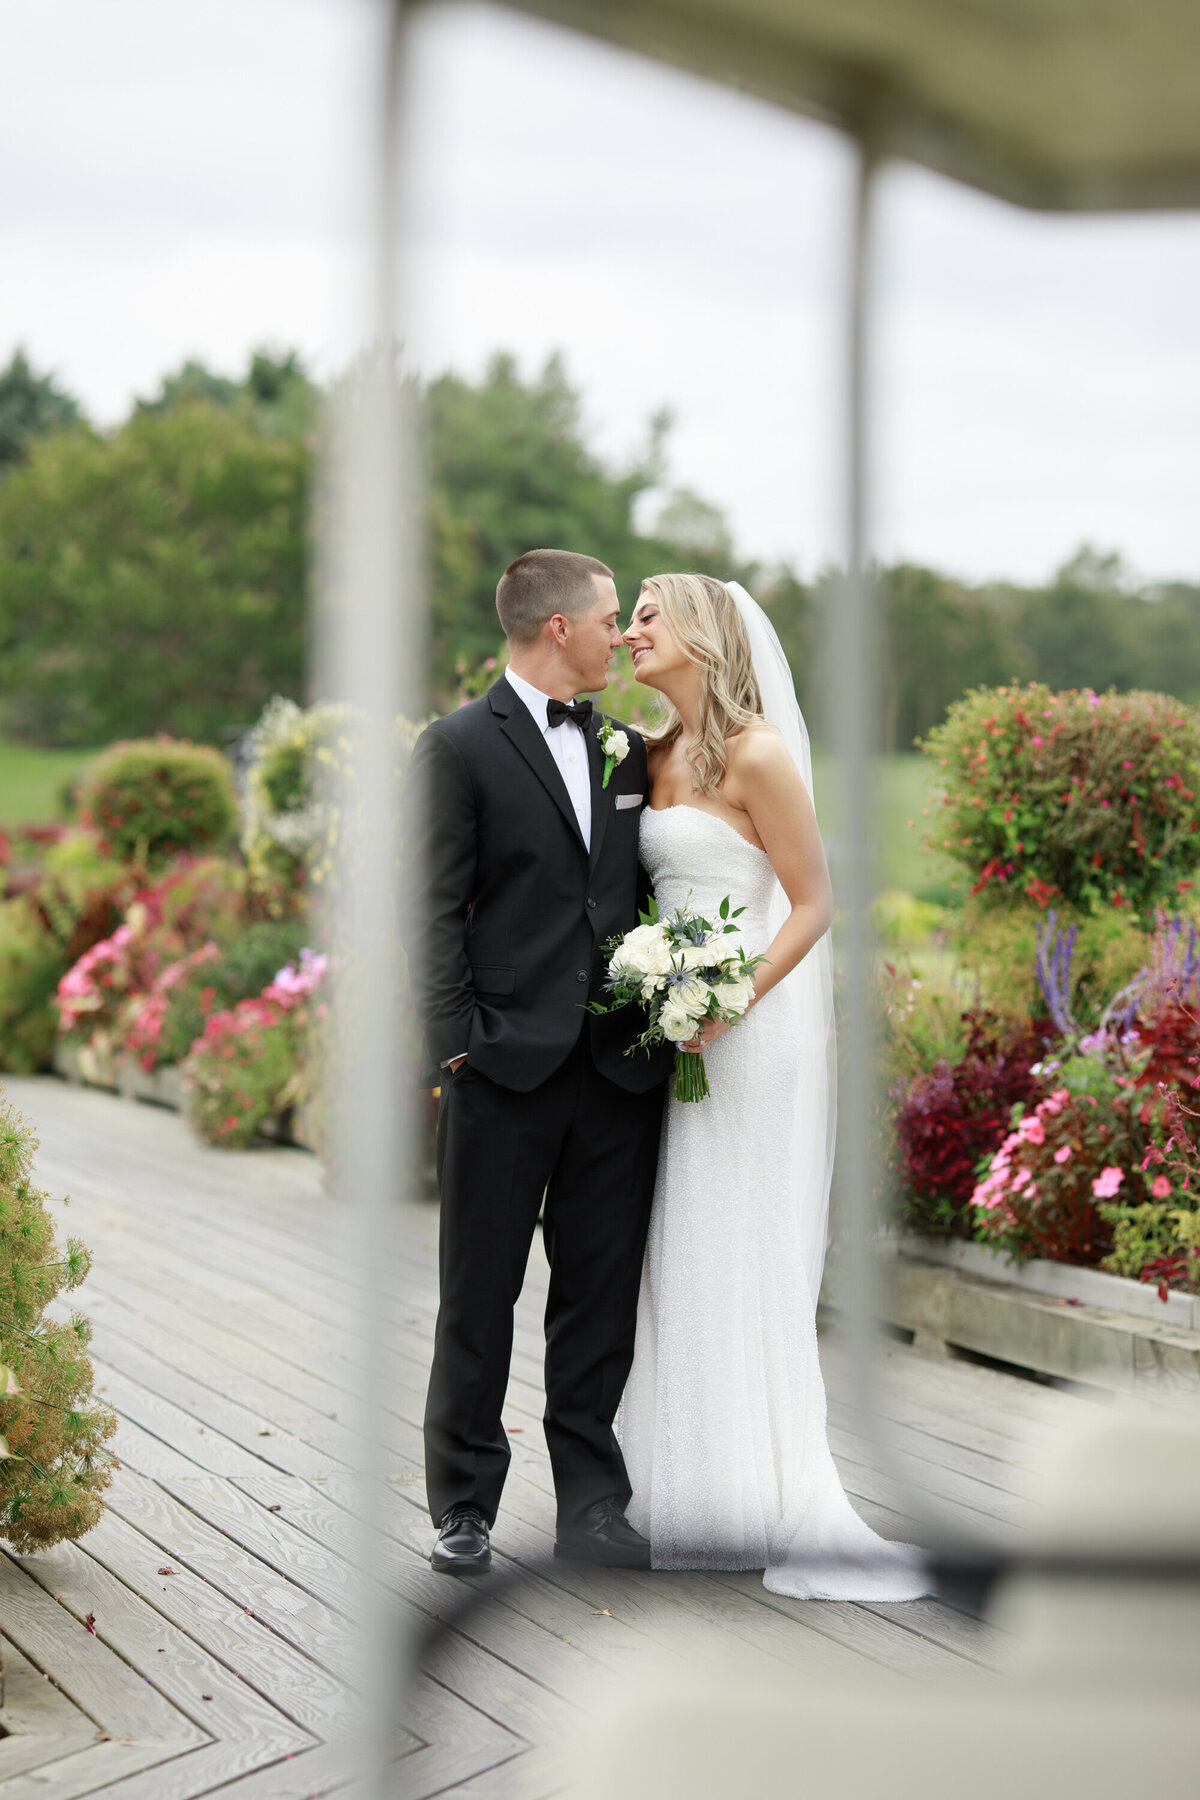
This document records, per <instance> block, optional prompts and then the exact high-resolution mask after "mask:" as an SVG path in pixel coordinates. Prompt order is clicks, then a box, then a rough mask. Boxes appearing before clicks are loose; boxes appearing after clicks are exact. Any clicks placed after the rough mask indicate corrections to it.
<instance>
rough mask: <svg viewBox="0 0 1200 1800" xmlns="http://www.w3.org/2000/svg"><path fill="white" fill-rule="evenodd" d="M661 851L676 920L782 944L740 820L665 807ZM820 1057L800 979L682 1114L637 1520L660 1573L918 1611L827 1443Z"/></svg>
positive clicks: (729, 1051)
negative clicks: (817, 1297)
mask: <svg viewBox="0 0 1200 1800" xmlns="http://www.w3.org/2000/svg"><path fill="white" fill-rule="evenodd" d="M641 857H642V862H643V864H644V866H645V868H646V870H647V872H648V873H649V875H650V877H651V879H652V881H653V883H654V891H655V897H656V899H657V902H658V906H659V910H660V912H662V913H668V912H672V911H674V910H675V908H676V907H678V906H681V905H684V904H687V905H689V906H690V907H691V909H692V910H693V911H694V912H697V913H699V914H701V915H702V916H703V917H706V918H710V919H715V918H716V916H717V909H718V907H719V906H720V903H721V901H722V900H723V899H724V898H725V897H726V895H729V896H731V897H732V900H733V903H734V905H735V906H744V907H745V908H746V911H745V912H744V914H743V915H742V917H741V919H740V920H739V921H738V923H739V926H740V930H741V935H742V941H743V942H744V943H745V945H746V948H747V950H748V951H751V952H754V951H761V950H765V949H766V947H767V945H768V943H769V942H770V940H771V937H772V936H773V933H772V932H771V930H770V928H769V923H768V914H769V911H770V906H771V900H772V896H773V894H774V893H775V892H776V891H777V888H776V882H775V876H774V871H773V869H772V867H771V863H770V860H769V858H768V857H767V855H766V853H765V852H764V851H762V850H759V849H756V848H755V846H754V845H752V844H750V843H748V842H747V840H746V839H745V838H743V837H742V836H741V834H740V833H739V832H738V831H737V830H736V829H735V828H734V827H733V826H732V825H730V824H728V823H727V822H726V821H725V820H723V819H720V818H718V817H716V815H714V814H712V813H707V812H704V811H702V810H700V809H699V808H697V807H694V806H688V805H685V806H673V807H669V808H667V809H665V810H663V811H657V812H656V811H654V810H652V809H649V808H647V809H646V810H645V811H644V813H643V816H642V825H641ZM814 1050H815V1053H816V1054H817V1055H819V1056H823V1055H824V1051H825V1046H824V1045H820V1046H811V1045H809V1046H806V1045H805V1044H803V1043H802V1042H801V1041H800V1024H799V1018H798V1015H797V1011H796V1008H795V1007H794V1006H793V1005H792V1004H790V997H789V994H788V992H787V982H786V981H785V982H782V983H780V984H779V986H778V987H776V988H774V989H773V990H772V991H771V992H770V993H769V994H767V995H765V996H764V998H763V999H762V1001H761V1002H759V1004H758V1005H756V1006H755V1007H754V1008H753V1009H752V1010H751V1011H750V1013H748V1014H747V1016H746V1018H745V1019H743V1020H741V1021H740V1022H739V1023H738V1024H737V1025H735V1026H734V1027H733V1028H732V1030H730V1031H729V1032H727V1033H725V1034H724V1035H723V1036H722V1037H720V1038H718V1040H717V1041H716V1043H715V1044H714V1045H713V1046H712V1048H711V1049H710V1050H708V1051H706V1052H705V1064H706V1067H707V1070H708V1079H709V1083H710V1086H711V1089H712V1091H711V1094H710V1095H709V1096H708V1098H707V1099H705V1100H702V1101H699V1102H693V1103H690V1104H686V1105H685V1104H683V1103H681V1102H680V1101H678V1100H676V1099H675V1098H674V1096H673V1095H672V1096H671V1098H670V1099H669V1100H668V1102H667V1107H666V1114H665V1118H664V1123H663V1137H662V1151H661V1156H660V1160H659V1165H658V1181H657V1185H656V1188H655V1192H654V1205H653V1211H652V1214H651V1219H650V1235H649V1240H648V1243H647V1248H646V1261H645V1267H644V1270H643V1274H642V1287H641V1295H640V1299H639V1302H638V1320H637V1340H636V1348H635V1351H634V1361H633V1370H632V1373H631V1374H630V1377H629V1381H628V1384H627V1386H626V1389H625V1394H624V1397H623V1399H622V1402H621V1409H620V1413H619V1415H618V1419H617V1435H618V1438H619V1440H620V1444H621V1449H622V1451H623V1453H624V1456H625V1462H626V1466H627V1468H628V1471H629V1479H630V1482H631V1484H632V1487H633V1498H632V1500H631V1502H630V1505H629V1509H628V1517H629V1520H630V1523H631V1524H632V1525H634V1526H635V1527H636V1528H637V1530H639V1531H640V1532H642V1533H643V1534H644V1535H645V1536H646V1537H647V1538H649V1540H650V1546H651V1562H652V1565H653V1567H654V1568H657V1569H699V1568H707V1569H765V1571H766V1574H765V1577H764V1579H765V1584H766V1586H767V1587H768V1588H770V1589H771V1590H772V1591H773V1592H775V1593H780V1594H789V1595H795V1596H797V1597H799V1598H802V1599H837V1600H908V1599H913V1598H915V1597H916V1596H918V1595H920V1594H922V1593H926V1592H928V1582H927V1579H924V1578H923V1576H922V1572H921V1568H920V1562H919V1558H918V1556H917V1553H916V1552H915V1551H914V1550H913V1549H912V1548H911V1546H908V1545H903V1544H890V1543H887V1542H885V1540H884V1539H882V1538H880V1537H877V1536H876V1534H875V1533H874V1532H873V1531H871V1530H870V1529H869V1527H868V1526H867V1525H865V1524H864V1523H863V1521H862V1520H861V1519H860V1518H859V1517H858V1515H857V1513H855V1512H854V1510H853V1508H852V1507H851V1505H850V1502H849V1500H848V1499H847V1498H846V1495H845V1493H844V1491H843V1489H842V1484H841V1481H840V1479H839V1477H838V1473H837V1470H836V1468H835V1467H834V1463H833V1458H832V1456H831V1455H830V1451H829V1445H828V1442H827V1440H826V1431H825V1389H824V1384H823V1381H822V1378H821V1368H820V1364H819V1362H818V1360H817V1336H816V1325H815V1317H814V1315H815V1307H814V1296H813V1295H812V1294H811V1293H810V1291H809V1284H808V1279H807V1276H806V1273H805V1271H806V1267H811V1266H814V1261H815V1266H816V1267H818V1268H819V1266H820V1261H821V1255H822V1254H823V1237H824V1198H825V1196H824V1192H823V1191H821V1192H812V1193H809V1194H808V1195H807V1197H806V1189H805V1183H804V1179H803V1177H804V1172H805V1171H804V1169H803V1168H801V1169H800V1170H799V1172H798V1169H797V1161H798V1158H803V1157H808V1158H809V1159H810V1161H811V1162H813V1163H815V1161H816V1158H817V1155H818V1153H819V1152H820V1151H821V1150H823V1147H824V1132H823V1125H822V1121H821V1120H819V1119H816V1118H815V1117H814V1118H812V1119H807V1120H806V1119H805V1117H804V1113H803V1093H802V1094H801V1106H800V1107H799V1108H798V1107H797V1104H796V1099H797V1084H798V1083H799V1084H801V1088H802V1089H803V1088H804V1086H805V1085H806V1073H805V1071H806V1067H807V1068H808V1069H811V1067H812V1056H813V1053H814ZM806 1054H807V1056H808V1058H809V1061H808V1063H807V1064H806V1062H805V1057H806ZM807 1085H812V1086H815V1085H816V1084H815V1083H812V1082H808V1083H807ZM824 1104H825V1101H824V1098H823V1097H822V1099H821V1101H820V1105H821V1106H822V1107H824ZM798 1173H799V1177H800V1178H799V1180H798ZM825 1179H826V1178H825V1171H824V1170H823V1169H822V1170H821V1171H819V1172H818V1174H817V1176H816V1178H815V1180H814V1182H813V1183H812V1184H811V1186H812V1187H813V1188H814V1189H818V1190H822V1189H823V1188H824V1186H825ZM806 1200H807V1203H806ZM813 1216H816V1217H817V1219H818V1222H819V1229H820V1232H821V1237H822V1244H821V1246H820V1248H819V1250H818V1253H817V1255H816V1257H815V1259H814V1257H813V1247H812V1244H811V1242H810V1241H809V1239H808V1237H806V1227H807V1230H808V1232H809V1235H811V1231H812V1218H813Z"/></svg>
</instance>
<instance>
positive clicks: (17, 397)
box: [0, 349, 80, 475]
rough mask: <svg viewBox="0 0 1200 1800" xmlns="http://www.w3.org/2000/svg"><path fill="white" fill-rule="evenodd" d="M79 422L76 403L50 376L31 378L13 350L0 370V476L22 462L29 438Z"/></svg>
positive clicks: (22, 356)
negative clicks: (6, 364) (5, 365)
mask: <svg viewBox="0 0 1200 1800" xmlns="http://www.w3.org/2000/svg"><path fill="white" fill-rule="evenodd" d="M79 419H80V411H79V403H78V401H77V400H75V399H73V398H72V396H71V395H70V394H68V393H67V392H66V390H65V389H63V388H60V387H59V385H58V383H57V382H56V381H55V379H54V377H53V376H52V375H35V374H34V372H33V369H32V367H31V366H30V362H29V358H28V357H27V356H26V354H25V352H24V351H23V350H21V349H17V350H14V351H13V353H12V357H11V358H10V360H9V364H8V367H7V368H6V369H0V475H2V474H3V473H4V472H5V471H6V470H8V469H11V468H13V467H15V465H16V464H17V463H19V462H21V461H22V460H23V459H24V457H25V454H26V451H27V449H28V446H29V441H30V439H31V438H35V437H40V436H42V435H43V434H44V433H45V432H48V431H61V430H63V429H64V428H65V427H68V426H71V425H76V424H78V422H79Z"/></svg>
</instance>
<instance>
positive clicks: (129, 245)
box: [0, 0, 1200, 580]
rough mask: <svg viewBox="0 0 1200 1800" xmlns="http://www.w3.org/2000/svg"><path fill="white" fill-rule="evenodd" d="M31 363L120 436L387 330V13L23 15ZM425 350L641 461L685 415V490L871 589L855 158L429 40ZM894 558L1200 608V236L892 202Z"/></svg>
mask: <svg viewBox="0 0 1200 1800" xmlns="http://www.w3.org/2000/svg"><path fill="white" fill-rule="evenodd" d="M0 21H2V30H3V42H2V43H0V68H2V69H3V104H2V105H0V171H2V172H3V173H2V174H0V358H5V357H7V354H8V353H9V351H10V349H11V348H12V347H13V346H14V345H15V344H16V343H18V342H19V343H23V344H24V345H25V346H26V347H27V348H28V350H29V351H30V353H31V355H32V356H33V358H34V360H35V361H36V363H37V364H38V365H39V366H49V367H52V368H53V369H55V370H56V371H57V372H58V373H59V375H60V376H61V378H62V379H63V380H64V381H65V382H66V383H67V384H68V385H69V386H70V387H71V388H72V389H74V390H75V391H76V392H77V393H79V394H80V395H81V396H82V398H83V399H84V401H85V403H86V405H87V406H88V408H89V410H91V411H92V413H93V414H94V415H95V416H96V417H97V418H98V419H100V420H102V421H106V422H107V421H113V420H116V419H118V418H119V417H120V416H121V415H122V414H123V412H124V411H125V409H126V408H127V407H128V405H129V402H130V399H131V397H132V396H133V395H135V394H139V393H147V392H150V391H151V390H153V389H154V388H155V387H156V386H157V382H158V379H159V377H160V376H161V374H162V373H163V371H164V370H166V369H167V368H169V367H172V366H174V365H177V364H178V363H179V362H180V361H181V360H182V359H183V358H184V357H185V356H189V355H191V356H200V357H203V358H205V359H206V360H208V361H210V362H212V363H214V364H216V365H217V366H219V367H222V368H227V369H237V368H240V367H241V366H242V365H243V364H244V362H245V358H246V354H247V351H248V349H249V348H250V346H251V345H254V344H257V343H260V342H263V341H265V340H269V341H272V342H275V343H277V344H287V345H292V344H295V345H298V346H299V347H300V348H301V349H302V351H303V352H304V353H305V355H306V356H307V358H308V359H309V361H310V363H311V365H312V366H313V368H314V369H315V370H316V371H317V372H318V373H319V374H328V373H330V372H331V371H333V370H334V369H336V368H337V367H338V366H339V364H340V363H341V362H342V361H343V360H344V359H345V357H346V356H347V355H348V354H349V353H350V351H351V350H352V348H353V346H354V343H355V339H356V330H357V325H358V318H359V313H358V303H357V302H358V291H359V290H358V270H359V262H358V255H359V246H358V240H357V232H356V225H357V220H358V217H359V213H360V208H361V201H360V199H359V198H358V195H359V191H360V184H359V183H358V181H357V178H356V171H357V170H358V168H359V164H360V160H361V157H362V154H363V119H364V116H365V111H366V100H367V95H368V92H369V90H368V85H367V76H368V72H369V67H370V61H371V54H372V50H373V48H374V47H375V32H376V27H377V21H378V13H377V10H376V8H375V7H374V6H373V5H372V3H371V0H204V4H203V5H202V6H201V5H199V4H194V3H192V0H170V3H169V4H165V5H164V4H163V0H0ZM414 72H415V76H416V82H415V87H416V99H415V102H414V111H413V114H412V117H411V119H410V136H411V142H412V145H413V155H412V159H411V165H412V182H413V188H414V203H413V215H412V219H413V243H414V249H415V255H414V263H413V268H414V289H413V295H412V301H411V305H410V308H409V316H408V319H407V320H406V324H405V329H406V337H407V341H408V344H409V347H410V353H411V355H412V356H413V358H414V360H415V361H416V362H417V364H418V365H419V366H420V367H421V368H422V369H423V370H425V371H426V372H435V371H437V370H440V369H442V368H444V367H450V366H452V367H455V368H458V369H460V370H463V371H464V372H466V373H469V374H475V373H477V372H479V371H480V370H481V368H482V366H483V364H484V362H485V360H486V358H487V355H488V354H489V352H490V351H491V350H493V349H495V348H497V347H505V348H509V349H511V350H513V351H515V352H516V354H517V355H518V357H519V358H520V359H521V361H522V364H523V365H524V367H525V368H526V369H527V370H530V371H532V370H534V369H536V368H537V367H538V366H539V365H540V363H541V361H542V360H543V359H544V357H545V356H546V354H547V353H548V352H550V351H551V350H554V349H561V350H562V351H563V352H564V353H565V356H566V359H567V364H568V368H569V370H570V372H571V374H572V376H573V377H574V379H575V380H576V381H577V383H578V384H579V385H580V386H581V387H582V389H583V391H584V395H585V403H586V412H587V418H588V421H589V424H590V427H591V432H592V436H593V439H594V441H595V442H596V443H597V444H598V445H599V446H600V447H601V448H602V449H603V451H604V452H605V453H606V454H607V455H608V456H610V457H611V458H613V459H614V460H618V461H619V460H620V459H622V458H623V457H627V456H629V455H631V454H632V453H633V452H634V451H635V449H636V448H637V447H638V445H639V444H640V443H641V442H642V441H643V439H644V434H645V426H646V421H647V419H648V417H649V415H650V414H651V413H652V412H653V411H654V410H655V409H656V408H658V407H660V406H662V405H664V404H665V405H668V406H670V407H671V408H672V410H673V411H674V413H675V415H676V420H677V424H676V428H675V430H674V432H673V434H672V438H671V440H670V455H671V465H672V466H671V473H672V477H673V479H674V480H675V481H677V482H680V483H686V484H688V485H690V486H693V487H695V488H698V489H699V490H700V491H702V492H703V493H705V494H706V495H708V496H709V497H711V498H712V499H714V500H717V501H719V502H720V503H721V504H723V505H724V506H725V507H726V508H727V510H728V512H729V514H730V517H731V519H732V522H733V526H734V531H735V535H736V539H737V542H738V546H739V549H740V550H742V551H743V552H744V553H745V554H747V555H755V556H760V557H764V558H775V557H787V558H790V559H791V560H792V561H794V562H795V563H796V564H797V565H798V566H799V567H800V568H801V569H802V570H803V571H805V572H810V573H811V572H812V570H813V569H815V568H816V567H818V566H819V565H820V564H821V563H822V562H824V561H825V560H827V559H829V558H832V557H834V556H836V555H837V553H838V549H839V544H840V518H839V507H838V494H839V475H840V461H839V458H840V438H839V425H838V408H837V392H838V378H839V360H838V359H839V353H840V344H841V336H840V319H841V311H840V306H841V297H842V292H843V269H844V247H845V212H846V201H847V195H848V183H849V177H850V159H849V156H848V153H847V151H846V148H845V146H844V145H843V144H842V143H841V142H840V140H839V139H838V138H837V137H836V135H835V134H834V133H832V132H830V131H828V130H826V129H825V128H823V127H818V126H815V125H812V124H809V123H807V122H805V121H803V120H799V119H796V118H793V117H791V116H789V115H786V114H782V113H779V112H776V111H774V110H773V109H771V108H769V107H766V106H763V105H761V104H759V103H757V102H754V101H751V100H748V99H746V98H744V97H742V96H739V95H735V94H730V93H727V92H724V91H722V90H720V89H718V88H715V87H711V86H708V85H706V84H704V83H701V82H699V81H696V80H694V79H692V78H690V77H686V76H682V75H679V74H676V73H674V72H672V71H669V70H666V69H662V68H660V67H658V66H656V65H653V64H650V63H646V62H641V61H638V60H636V59H634V58H631V57H627V56H625V55H623V54H620V53H617V52H614V51H611V50H608V49H604V48H601V47H598V46H596V45H593V44H590V43H587V42H585V41H583V40H581V39H577V38H573V37H572V36H570V35H569V34H566V33H561V32H557V31H552V30H550V29H549V28H546V27H543V26H540V25H534V24H531V23H529V22H527V21H524V20H522V19H521V18H519V17H517V16H515V15H513V14H510V13H507V12H504V11H502V10H499V9H491V8H489V7H485V6H481V5H457V4H456V5H447V6H445V7H443V8H441V9H439V10H438V11H436V12H433V13H431V14H429V15H428V16H426V17H425V18H424V19H423V20H422V22H421V24H420V26H419V29H418V33H417V43H416V46H415V55H414ZM878 297H879V306H878V314H877V316H878V330H879V351H880V354H879V363H880V381H879V390H878V426H879V431H878V470H877V477H878V479H877V489H876V492H877V503H876V510H875V519H874V541H875V545H876V548H877V550H878V552H879V553H880V554H881V555H882V556H884V557H886V558H889V559H890V558H893V557H898V556H907V557H911V558H917V559H921V560H924V561H927V562H931V563H934V564H935V565H938V566H940V567H943V568H945V569H948V570H951V571H954V572H956V573H959V574H962V575H964V576H968V577H986V576H991V575H1011V576H1014V577H1017V578H1021V579H1036V578H1038V577H1041V576H1043V575H1045V574H1047V573H1048V572H1049V571H1050V570H1051V569H1052V568H1053V567H1054V566H1055V565H1056V564H1057V563H1059V562H1061V561H1062V560H1063V559H1064V558H1065V557H1066V556H1067V555H1069V554H1070V553H1071V552H1072V551H1073V550H1074V549H1075V547H1076V546H1077V545H1078V544H1079V543H1080V542H1081V541H1083V540H1085V539H1088V540H1091V541H1092V542H1094V543H1096V544H1098V545H1099V546H1101V547H1103V548H1115V549H1119V550H1120V551H1122V552H1123V553H1124V554H1125V555H1126V557H1127V559H1128V560H1129V562H1130V563H1131V564H1132V566H1133V567H1134V569H1135V570H1136V571H1137V572H1138V573H1140V574H1142V575H1144V576H1148V577H1156V578H1157V577H1166V576H1172V575H1178V576H1182V577H1186V578H1190V579H1193V580H1195V579H1200V506H1198V505H1197V495H1198V494H1200V218H1198V219H1193V218H1190V217H1186V216H1178V215H1175V216H1173V215H1160V216H1154V217H1147V218H1141V219H1133V218H1106V219H1088V220H1063V219H1056V218H1052V217H1051V218H1043V217H1037V216H1032V215H1027V214H1022V213H1019V212H1017V211H1015V210H1013V209H1012V208H1009V207H1006V206H1002V205H1000V204H999V203H997V202H995V201H991V200H985V199H982V198H980V197H979V196H977V195H973V194H970V193H967V192H966V191H965V190H961V189H957V188H955V187H954V186H953V185H952V184H950V183H947V182H944V181H940V180H937V179H935V178H933V177H931V176H928V175H925V174H923V173H921V172H919V171H915V170H903V169H898V170H895V171H893V172H892V173H890V174H889V175H888V176H887V178H886V180H885V183H884V187H883V193H882V208H881V259H880V278H879V296H878Z"/></svg>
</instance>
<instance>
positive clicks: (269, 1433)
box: [258, 1431, 275, 1437]
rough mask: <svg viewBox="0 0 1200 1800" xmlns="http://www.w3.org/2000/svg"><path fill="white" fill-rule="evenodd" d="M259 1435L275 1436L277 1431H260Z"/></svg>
mask: <svg viewBox="0 0 1200 1800" xmlns="http://www.w3.org/2000/svg"><path fill="white" fill-rule="evenodd" d="M258 1435H259V1437H274V1436H275V1433H274V1432H273V1431H260V1432H259V1434H258Z"/></svg>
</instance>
